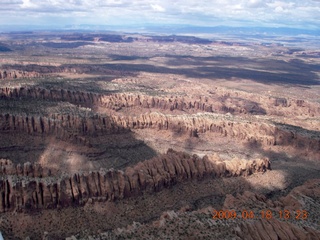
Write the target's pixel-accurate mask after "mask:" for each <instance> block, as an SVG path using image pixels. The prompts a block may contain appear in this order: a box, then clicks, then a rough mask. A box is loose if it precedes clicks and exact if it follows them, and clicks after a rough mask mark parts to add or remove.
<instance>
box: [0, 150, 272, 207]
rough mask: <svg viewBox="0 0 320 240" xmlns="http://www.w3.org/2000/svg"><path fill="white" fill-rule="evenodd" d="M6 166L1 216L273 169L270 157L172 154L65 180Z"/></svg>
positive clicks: (37, 169)
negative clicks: (231, 159) (227, 160)
mask: <svg viewBox="0 0 320 240" xmlns="http://www.w3.org/2000/svg"><path fill="white" fill-rule="evenodd" d="M1 164H2V166H1V173H0V174H1V180H0V192H1V198H0V211H1V212H4V211H11V210H19V209H36V208H56V207H67V206H73V205H81V204H83V203H85V202H87V201H88V200H89V199H95V200H97V201H103V200H108V201H114V200H117V199H123V198H127V197H130V196H134V195H136V194H139V193H141V192H142V191H148V192H154V191H159V190H161V189H162V188H164V187H169V186H171V185H174V184H176V183H177V182H182V181H187V180H190V179H202V178H204V177H232V176H246V175H249V174H252V173H255V172H263V171H266V170H268V169H270V163H269V160H268V159H259V160H251V161H239V162H238V164H237V165H234V164H226V163H225V162H220V161H218V160H217V161H210V160H209V159H208V158H207V157H206V156H205V157H203V158H199V157H198V156H196V155H193V156H190V155H188V154H185V153H180V152H175V151H173V150H169V151H168V153H167V154H165V155H161V156H159V157H155V158H153V159H151V160H147V161H144V162H140V163H138V164H137V165H136V166H134V167H128V168H127V169H126V170H125V171H119V170H118V171H116V170H113V169H111V170H103V169H101V170H100V171H98V172H83V173H76V174H74V175H71V176H60V177H52V176H46V177H44V175H43V171H42V168H41V166H39V165H38V164H36V165H32V164H30V163H25V164H24V166H23V167H22V166H20V165H18V166H14V165H12V164H10V163H8V162H6V160H2V161H1ZM13 174H16V175H13Z"/></svg>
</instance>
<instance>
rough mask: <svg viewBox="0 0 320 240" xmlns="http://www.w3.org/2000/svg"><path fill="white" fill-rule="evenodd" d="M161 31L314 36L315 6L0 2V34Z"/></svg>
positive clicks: (267, 0)
mask: <svg viewBox="0 0 320 240" xmlns="http://www.w3.org/2000/svg"><path fill="white" fill-rule="evenodd" d="M83 25H86V26H95V25H99V26H103V25H108V26H129V27H130V26H131V27H132V26H135V27H136V28H137V29H139V28H141V29H143V28H144V27H148V26H150V25H151V26H161V25H166V26H168V25H192V26H202V27H215V26H221V25H223V26H228V27H268V28H278V27H285V28H298V29H306V30H313V31H318V30H319V26H320V1H319V0H303V1H301V0H293V1H288V0H211V1H208V0H203V1H199V0H187V1H185V0H175V1H171V0H170V1H169V0H161V1H159V0H148V1H146V0H139V1H138V0H95V1H94V0H0V26H1V27H0V28H2V29H0V30H3V29H5V28H12V30H15V29H16V30H22V28H24V29H25V30H27V29H28V26H30V28H32V27H31V26H33V28H35V27H38V28H46V29H58V28H65V27H66V26H68V27H69V28H79V26H83Z"/></svg>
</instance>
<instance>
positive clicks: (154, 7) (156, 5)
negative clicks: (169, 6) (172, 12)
mask: <svg viewBox="0 0 320 240" xmlns="http://www.w3.org/2000/svg"><path fill="white" fill-rule="evenodd" d="M151 7H152V9H153V10H154V11H156V12H165V11H166V10H165V9H164V8H163V7H161V6H160V5H158V4H151Z"/></svg>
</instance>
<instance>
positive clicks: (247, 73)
mask: <svg viewBox="0 0 320 240" xmlns="http://www.w3.org/2000/svg"><path fill="white" fill-rule="evenodd" d="M42 34H44V35H42ZM50 34H52V35H50ZM0 36H3V38H2V39H4V40H1V41H4V43H5V44H6V46H8V47H10V49H11V50H12V51H11V52H1V53H0V55H1V65H0V82H1V87H0V193H1V194H0V231H1V233H2V234H3V236H4V237H5V239H28V238H29V239H72V240H74V239H129V238H131V239H196V238H203V239H318V235H319V232H320V225H319V217H318V216H317V209H319V204H320V203H319V187H320V186H319V179H320V174H319V173H320V168H319V164H318V163H319V160H320V134H319V132H320V100H319V99H320V94H319V93H320V87H319V81H320V80H319V75H318V74H319V67H318V66H319V59H318V58H317V54H311V55H310V54H309V55H307V56H306V54H303V53H305V52H312V53H317V51H318V50H316V49H314V50H312V49H311V50H312V51H311V50H310V49H300V50H299V49H298V50H294V49H291V48H290V47H286V46H284V45H276V44H275V45H266V44H263V43H261V44H260V43H259V44H258V43H256V42H255V43H253V42H250V41H248V40H246V42H245V43H240V42H238V40H237V39H229V40H230V41H229V40H228V41H218V40H214V39H211V40H207V39H202V38H198V37H187V36H143V35H141V36H137V35H135V36H133V35H113V34H100V35H99V34H94V33H92V34H80V33H79V34H69V35H68V34H67V35H65V34H60V33H55V34H54V33H30V36H29V35H28V34H26V35H23V36H20V37H19V34H18V35H14V34H3V35H1V34H0ZM4 36H5V37H4ZM28 36H29V37H30V39H28ZM44 38H46V39H48V40H46V41H44V40H43V39H44ZM6 39H10V41H9V40H6ZM21 39H24V40H21ZM31 53H32V54H31ZM186 53H188V54H190V55H186ZM267 210H270V211H272V213H273V217H272V219H266V218H265V217H264V216H262V215H261V212H263V213H264V212H266V211H267ZM285 210H288V211H289V210H290V211H291V212H290V213H291V216H292V217H291V218H290V219H284V217H283V216H282V215H281V216H280V215H279V212H280V211H285ZM215 211H218V212H219V211H225V212H228V211H235V212H236V213H237V215H238V216H239V218H236V219H223V218H220V219H219V218H218V219H214V217H213V214H214V212H215ZM244 211H247V212H248V213H250V212H252V214H254V215H255V216H256V217H255V218H254V219H249V218H243V216H242V215H243V213H244ZM303 211H304V213H306V212H307V213H308V216H307V217H305V219H299V218H300V217H298V218H294V217H293V216H294V214H295V213H297V212H303ZM248 216H249V215H248ZM295 217H296V216H295Z"/></svg>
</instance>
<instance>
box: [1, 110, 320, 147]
mask: <svg viewBox="0 0 320 240" xmlns="http://www.w3.org/2000/svg"><path fill="white" fill-rule="evenodd" d="M144 128H149V129H154V130H157V131H159V130H165V131H172V132H175V133H182V134H188V135H189V136H191V137H199V135H201V134H213V135H217V136H221V137H229V138H234V139H239V140H240V141H243V142H245V143H254V144H260V145H263V146H273V145H279V146H291V147H293V148H295V149H298V150H300V151H302V152H304V151H305V152H314V153H318V152H319V150H320V139H319V135H318V134H317V132H316V131H309V130H305V129H303V128H298V127H294V126H290V125H280V124H272V123H268V122H263V121H260V122H257V121H246V120H243V119H241V118H239V119H236V118H235V119H231V118H230V119H228V118H227V117H224V116H221V115H217V114H212V113H201V114H200V113H198V114H194V115H165V114H160V113H155V112H153V113H148V114H142V115H139V116H135V117H131V116H121V117H120V116H108V117H107V116H99V115H94V116H87V117H80V116H74V115H60V114H51V115H50V116H46V117H40V116H27V115H10V114H0V131H1V132H25V133H28V134H32V135H35V134H38V135H54V136H55V137H57V138H59V139H72V140H74V141H76V142H77V143H81V144H89V142H88V140H87V139H86V138H85V136H97V135H103V134H108V133H125V132H128V131H130V130H133V129H144Z"/></svg>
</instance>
